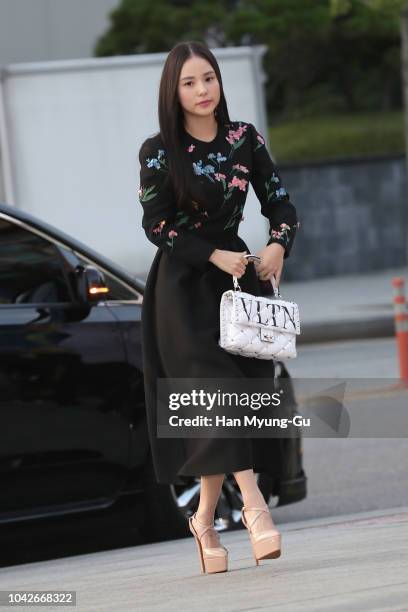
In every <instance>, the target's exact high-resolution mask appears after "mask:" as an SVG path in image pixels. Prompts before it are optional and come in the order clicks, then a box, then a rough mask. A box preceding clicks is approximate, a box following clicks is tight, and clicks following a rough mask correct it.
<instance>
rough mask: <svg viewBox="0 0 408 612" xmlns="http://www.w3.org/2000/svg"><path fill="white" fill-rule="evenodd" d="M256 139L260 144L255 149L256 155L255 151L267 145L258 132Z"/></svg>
mask: <svg viewBox="0 0 408 612" xmlns="http://www.w3.org/2000/svg"><path fill="white" fill-rule="evenodd" d="M256 138H257V140H258V144H257V145H256V147H255V149H254V153H255V151H257V150H258V149H259V148H260V147H262V145H264V144H265V140H264V139H263V138H262V136H261V135H260V134H258V132H257V133H256Z"/></svg>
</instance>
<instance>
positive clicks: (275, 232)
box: [249, 123, 299, 258]
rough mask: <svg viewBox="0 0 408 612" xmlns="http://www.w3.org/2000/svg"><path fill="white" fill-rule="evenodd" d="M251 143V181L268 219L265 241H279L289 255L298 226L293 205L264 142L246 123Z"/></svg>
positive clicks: (270, 242) (251, 126) (285, 254)
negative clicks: (267, 234)
mask: <svg viewBox="0 0 408 612" xmlns="http://www.w3.org/2000/svg"><path fill="white" fill-rule="evenodd" d="M249 128H250V134H251V146H252V156H253V158H252V172H251V176H250V181H251V184H252V186H253V188H254V191H255V193H256V196H257V198H258V200H259V202H260V204H261V213H262V214H263V215H264V216H265V217H267V218H268V219H269V226H270V227H269V234H270V238H269V240H268V242H267V244H268V245H269V244H272V243H273V242H278V243H279V244H281V245H282V246H283V247H284V248H285V253H284V258H287V257H289V253H290V251H291V248H292V245H293V241H294V239H295V236H296V231H297V228H298V227H299V223H298V219H297V214H296V208H295V206H294V205H293V204H292V202H291V201H290V197H289V193H288V192H287V191H286V190H285V188H284V187H283V186H282V183H281V178H280V175H279V172H278V170H277V168H276V165H275V164H274V162H273V161H272V158H271V156H270V155H269V153H268V150H267V148H266V146H265V139H264V138H263V137H262V136H261V134H259V132H258V131H257V130H256V128H255V127H254V126H253V125H252V123H250V124H249Z"/></svg>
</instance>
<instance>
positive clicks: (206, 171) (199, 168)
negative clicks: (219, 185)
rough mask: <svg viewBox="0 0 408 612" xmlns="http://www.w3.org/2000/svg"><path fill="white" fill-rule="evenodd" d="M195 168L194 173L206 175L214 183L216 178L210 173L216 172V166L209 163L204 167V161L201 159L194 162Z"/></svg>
mask: <svg viewBox="0 0 408 612" xmlns="http://www.w3.org/2000/svg"><path fill="white" fill-rule="evenodd" d="M193 169H194V173H195V174H196V175H197V176H201V175H204V176H206V177H207V178H209V179H210V181H211V182H212V183H214V179H213V178H212V177H211V176H210V174H212V173H214V171H215V168H214V166H211V165H210V164H207V165H206V166H204V167H203V162H202V160H201V159H200V161H198V162H193Z"/></svg>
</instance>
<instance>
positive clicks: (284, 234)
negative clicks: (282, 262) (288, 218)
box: [270, 222, 299, 245]
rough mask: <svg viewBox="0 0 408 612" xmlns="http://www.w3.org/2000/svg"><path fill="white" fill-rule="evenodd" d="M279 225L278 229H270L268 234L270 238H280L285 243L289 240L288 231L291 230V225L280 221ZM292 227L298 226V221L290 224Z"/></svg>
mask: <svg viewBox="0 0 408 612" xmlns="http://www.w3.org/2000/svg"><path fill="white" fill-rule="evenodd" d="M279 227H280V228H281V230H280V231H278V230H274V229H271V231H270V236H271V238H282V239H283V241H284V242H285V245H287V244H288V242H289V240H290V236H289V234H288V232H290V231H291V227H290V225H288V224H287V223H281V224H280V226H279ZM292 227H299V222H297V223H295V224H294V225H292Z"/></svg>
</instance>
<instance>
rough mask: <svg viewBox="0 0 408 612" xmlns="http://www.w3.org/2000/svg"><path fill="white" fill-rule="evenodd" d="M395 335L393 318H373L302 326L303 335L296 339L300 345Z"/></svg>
mask: <svg viewBox="0 0 408 612" xmlns="http://www.w3.org/2000/svg"><path fill="white" fill-rule="evenodd" d="M394 335H395V323H394V319H393V318H392V317H389V316H387V317H385V316H382V317H373V318H370V319H354V320H353V319H351V320H350V321H344V319H343V320H337V321H322V322H321V323H304V324H303V325H302V324H301V333H300V335H299V336H298V337H297V338H296V340H297V342H298V343H299V344H312V343H314V342H334V341H338V340H357V339H364V338H388V337H391V336H394Z"/></svg>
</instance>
